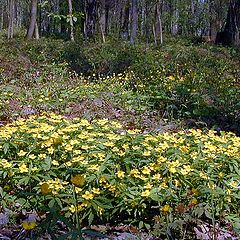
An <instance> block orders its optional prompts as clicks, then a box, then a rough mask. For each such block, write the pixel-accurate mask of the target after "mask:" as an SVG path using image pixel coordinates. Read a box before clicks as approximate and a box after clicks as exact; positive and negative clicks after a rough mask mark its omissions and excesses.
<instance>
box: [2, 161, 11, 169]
mask: <svg viewBox="0 0 240 240" xmlns="http://www.w3.org/2000/svg"><path fill="white" fill-rule="evenodd" d="M0 164H1V165H2V167H3V168H10V167H12V163H9V162H8V161H7V160H5V159H2V160H0Z"/></svg>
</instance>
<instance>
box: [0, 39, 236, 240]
mask: <svg viewBox="0 0 240 240" xmlns="http://www.w3.org/2000/svg"><path fill="white" fill-rule="evenodd" d="M166 40H167V41H166V43H164V45H163V46H161V47H158V48H157V47H155V46H152V45H148V46H146V45H145V44H139V45H136V46H135V47H133V46H131V45H129V44H128V43H126V42H123V41H121V42H118V41H116V40H115V39H113V40H111V39H110V38H109V40H108V41H107V42H106V43H105V44H96V43H82V45H79V44H78V45H77V44H73V43H69V42H64V41H62V40H56V39H55V40H52V41H49V39H44V38H42V39H41V40H40V41H38V42H34V41H33V42H28V43H27V44H26V43H25V42H24V41H23V40H22V38H21V37H20V38H16V39H15V40H12V41H9V42H6V41H5V40H4V39H3V38H1V37H0V41H1V42H0V43H4V44H3V45H2V47H1V48H0V53H1V55H0V89H1V91H0V160H1V161H0V182H1V185H0V203H1V204H0V207H1V208H0V224H1V223H4V222H5V223H6V224H8V225H9V226H12V225H14V224H17V226H18V227H17V228H18V230H16V234H15V233H13V235H12V237H13V238H17V237H18V238H27V237H28V238H32V239H36V238H37V237H38V236H41V235H43V234H45V233H46V232H48V233H49V234H50V235H51V237H52V238H53V239H54V238H57V239H61V238H60V235H64V234H65V235H66V236H65V237H66V238H67V237H68V238H70V239H71V238H72V239H74V238H77V237H79V238H81V237H82V236H83V235H84V234H85V233H84V231H82V228H83V227H85V226H89V225H90V226H92V225H96V224H105V228H104V229H105V231H106V229H107V226H108V225H107V223H109V224H110V225H111V226H114V225H118V224H121V223H124V224H131V225H130V226H135V227H137V228H138V229H142V230H143V229H145V231H146V229H148V231H149V232H150V235H152V237H155V238H157V237H160V238H161V239H166V238H168V239H176V238H180V239H194V238H196V237H202V238H203V237H204V236H205V238H206V237H208V238H215V239H217V237H225V238H226V239H227V238H230V239H231V238H232V239H234V238H235V236H236V239H237V236H238V235H239V229H240V223H239V214H240V213H239V207H240V206H239V197H240V195H239V187H240V179H239V175H240V172H239V163H240V159H239V149H240V145H239V144H240V139H239V129H240V128H239V123H240V122H239V120H240V115H239V112H240V105H239V98H240V88H239V86H240V85H239V70H238V66H239V65H238V64H239V60H238V57H237V54H238V51H237V50H235V49H232V48H229V49H228V48H223V47H220V46H218V47H216V46H209V45H205V44H200V45H194V44H193V43H192V42H191V40H190V39H189V40H186V39H184V40H183V39H177V40H176V39H171V38H169V39H167V38H166ZM112 46H114V47H112ZM75 71H76V72H75ZM189 128H190V129H189ZM198 128H200V129H198ZM137 129H139V130H137ZM213 129H215V130H216V131H215V130H213ZM222 129H225V130H228V131H229V130H231V131H234V132H235V133H231V132H224V131H221V130H222ZM235 134H236V135H235ZM4 226H5V225H4ZM10 228H11V227H10ZM22 228H23V229H24V231H21V229H22ZM101 229H102V228H101ZM206 229H207V230H206ZM135 230H136V229H135ZM143 231H144V230H143ZM204 231H205V232H204ZM19 232H20V235H19ZM90 234H91V233H90ZM92 234H93V233H92ZM94 234H96V233H94ZM204 234H205V235H204ZM224 234H225V235H224ZM67 235H68V236H67ZM96 237H97V236H96V235H95V239H96ZM99 237H100V236H99ZM93 238H94V237H93ZM149 238H150V237H149ZM149 238H148V239H149ZM143 239H144V238H143Z"/></svg>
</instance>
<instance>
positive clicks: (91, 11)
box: [85, 0, 97, 38]
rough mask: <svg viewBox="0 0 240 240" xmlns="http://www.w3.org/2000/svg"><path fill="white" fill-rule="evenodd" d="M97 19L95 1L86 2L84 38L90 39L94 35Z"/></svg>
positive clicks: (88, 0)
mask: <svg viewBox="0 0 240 240" xmlns="http://www.w3.org/2000/svg"><path fill="white" fill-rule="evenodd" d="M96 18H97V1H96V0H86V19H85V37H86V38H92V37H93V36H94V34H95V28H96Z"/></svg>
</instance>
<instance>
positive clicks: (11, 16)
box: [8, 0, 14, 39]
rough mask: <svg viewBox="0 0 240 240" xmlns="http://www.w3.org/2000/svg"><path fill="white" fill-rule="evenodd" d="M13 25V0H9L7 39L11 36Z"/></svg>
mask: <svg viewBox="0 0 240 240" xmlns="http://www.w3.org/2000/svg"><path fill="white" fill-rule="evenodd" d="M13 27H14V0H10V1H9V18H8V39H11V38H13Z"/></svg>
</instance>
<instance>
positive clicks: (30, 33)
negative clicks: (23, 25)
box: [27, 0, 38, 40]
mask: <svg viewBox="0 0 240 240" xmlns="http://www.w3.org/2000/svg"><path fill="white" fill-rule="evenodd" d="M37 4H38V0H32V2H31V19H30V24H29V28H28V32H27V39H28V40H30V39H32V38H33V34H34V31H35V27H36V22H37Z"/></svg>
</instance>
